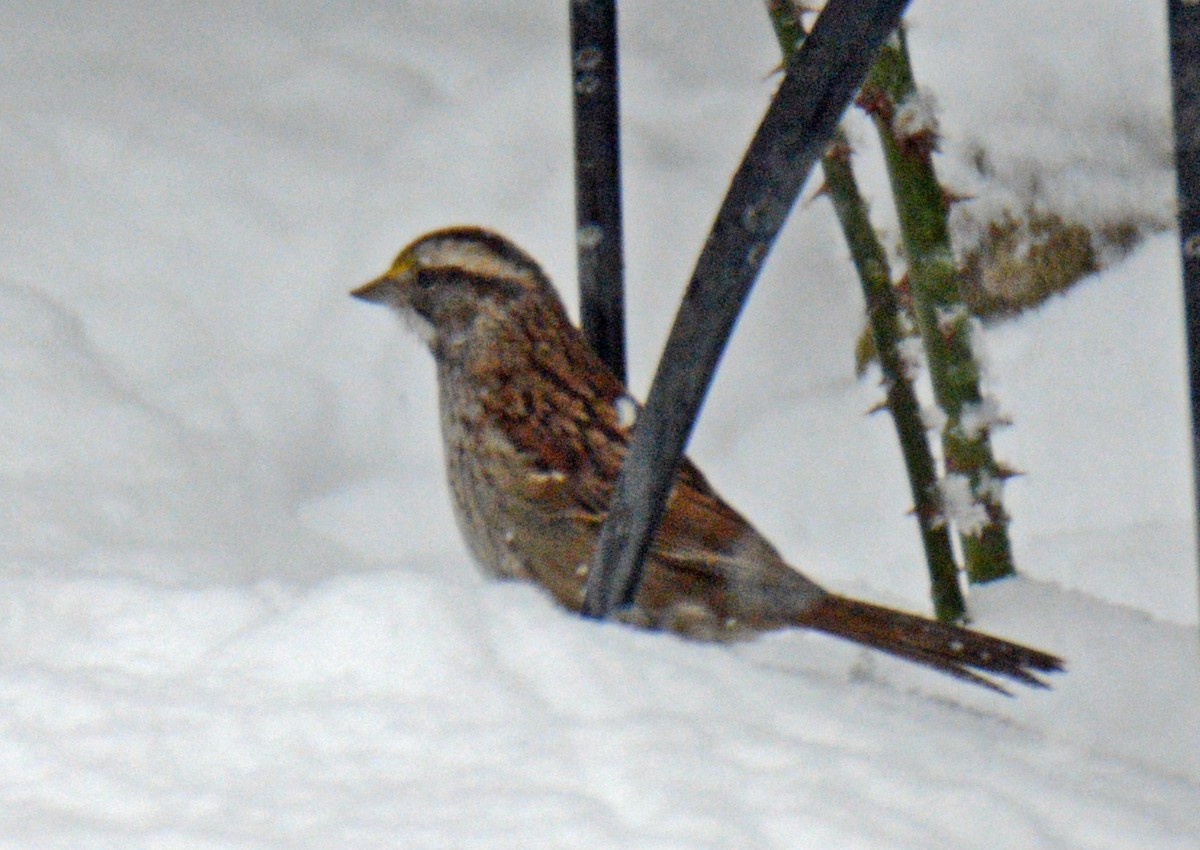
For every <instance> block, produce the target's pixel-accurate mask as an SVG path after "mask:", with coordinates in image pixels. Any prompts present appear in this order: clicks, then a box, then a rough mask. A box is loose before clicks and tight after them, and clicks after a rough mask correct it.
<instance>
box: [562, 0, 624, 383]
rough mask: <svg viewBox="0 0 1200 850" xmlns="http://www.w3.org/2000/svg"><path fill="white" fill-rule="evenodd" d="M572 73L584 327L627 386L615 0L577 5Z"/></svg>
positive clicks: (573, 7)
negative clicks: (625, 381)
mask: <svg viewBox="0 0 1200 850" xmlns="http://www.w3.org/2000/svg"><path fill="white" fill-rule="evenodd" d="M571 75H572V80H573V89H574V99H575V224H576V231H575V236H576V239H575V242H576V251H577V255H578V263H579V312H580V325H581V326H582V327H583V334H584V336H586V337H587V339H588V342H590V343H591V344H592V347H593V348H594V349H595V350H596V353H597V354H599V355H600V359H602V360H603V361H604V362H605V363H607V364H608V365H609V367H610V368H611V369H612V370H613V371H614V372H615V373H616V374H617V376H618V377H619V378H620V379H621V380H622V381H624V380H625V293H624V281H623V276H624V259H623V255H622V241H623V240H622V234H621V140H620V107H619V104H618V98H619V90H618V85H617V4H616V0H572V2H571Z"/></svg>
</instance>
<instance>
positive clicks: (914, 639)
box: [796, 594, 1063, 696]
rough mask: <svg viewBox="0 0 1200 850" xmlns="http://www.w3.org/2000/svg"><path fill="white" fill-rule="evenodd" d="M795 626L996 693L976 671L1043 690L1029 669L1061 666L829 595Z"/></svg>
mask: <svg viewBox="0 0 1200 850" xmlns="http://www.w3.org/2000/svg"><path fill="white" fill-rule="evenodd" d="M796 624H797V625H799V626H804V627H806V628H810V629H816V630H818V631H822V632H827V633H829V634H831V635H837V636H838V637H842V638H847V639H849V640H852V641H855V642H857V643H861V644H865V645H867V646H871V647H874V648H875V649H881V650H883V651H884V652H889V653H891V654H892V655H898V656H900V657H901V658H907V659H909V660H910V661H916V662H919V663H921V664H925V665H927V666H929V667H933V668H935V669H938V670H941V671H942V672H943V673H948V674H949V675H951V676H955V677H957V678H959V679H965V680H966V681H968V682H973V683H975V684H977V685H982V686H983V687H985V688H991V689H992V690H994V691H999V692H1000V693H1002V694H1009V691H1008V690H1007V689H1006V688H1004V687H1001V686H1000V685H998V684H997V683H996V682H993V681H992V680H991V679H989V678H987V677H986V676H982V675H980V673H979V672H977V671H982V672H984V673H992V674H994V675H996V676H1002V677H1004V678H1007V679H1012V680H1014V681H1017V682H1020V683H1021V684H1023V685H1029V686H1030V687H1035V688H1045V687H1048V686H1047V685H1046V683H1045V682H1043V681H1042V680H1041V679H1039V678H1038V677H1037V676H1035V675H1034V673H1035V672H1038V673H1054V672H1057V671H1060V670H1062V669H1063V661H1062V659H1061V658H1057V657H1056V656H1053V655H1050V654H1049V653H1046V652H1041V651H1040V650H1036V649H1030V648H1029V647H1025V646H1019V645H1017V644H1015V643H1009V642H1008V641H1006V640H1001V639H1000V638H995V637H991V636H990V635H985V634H981V633H979V632H973V631H971V630H970V629H964V628H960V627H959V626H951V625H948V624H946V623H939V622H937V621H936V620H928V619H926V618H925V617H918V616H916V615H915V614H906V613H904V612H903V611H894V610H892V609H891V608H884V607H882V606H880V605H872V604H870V603H869V602H859V601H858V600H857V599H849V598H847V597H844V596H836V595H833V594H831V595H829V596H828V597H826V598H824V599H822V600H821V601H820V602H818V603H816V604H815V605H813V606H812V607H811V608H809V609H807V610H805V611H803V612H802V613H800V614H799V615H798V616H797V618H796ZM1009 695H1010V696H1011V694H1009Z"/></svg>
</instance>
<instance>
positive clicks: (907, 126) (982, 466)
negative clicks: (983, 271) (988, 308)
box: [859, 29, 1016, 583]
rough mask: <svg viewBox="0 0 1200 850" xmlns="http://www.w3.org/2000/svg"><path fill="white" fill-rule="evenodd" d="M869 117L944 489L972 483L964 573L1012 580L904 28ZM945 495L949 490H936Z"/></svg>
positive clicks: (892, 42) (987, 420) (870, 81)
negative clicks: (939, 415)
mask: <svg viewBox="0 0 1200 850" xmlns="http://www.w3.org/2000/svg"><path fill="white" fill-rule="evenodd" d="M859 105H860V106H862V107H863V108H864V109H865V110H866V111H867V112H868V113H869V114H870V115H871V117H872V118H873V119H874V123H875V127H876V129H877V130H878V132H879V138H880V140H881V142H882V145H883V153H884V158H885V160H886V162H887V169H888V175H889V178H890V180H891V184H892V194H893V196H894V197H895V202H896V212H897V215H898V217H899V220H900V233H901V237H902V240H903V243H904V252H905V254H906V255H907V258H908V281H909V291H910V294H911V296H912V304H913V313H914V316H915V319H916V325H917V330H918V331H919V333H920V335H921V340H922V342H923V343H924V347H925V353H926V356H927V357H928V359H929V374H930V378H931V380H932V383H933V393H934V398H935V399H936V401H937V403H938V405H939V406H940V407H941V409H942V411H943V412H944V413H945V416H946V421H945V426H944V428H943V430H942V452H943V455H944V457H945V464H946V490H947V491H949V490H951V489H952V487H951V486H950V485H952V484H954V483H958V482H961V483H963V484H965V485H967V486H968V487H969V497H970V499H971V503H972V504H971V507H973V508H976V509H978V510H977V516H976V517H975V518H974V519H973V521H971V522H969V523H967V524H965V525H964V523H963V522H962V519H961V518H959V533H960V535H961V540H962V546H963V559H964V562H965V566H966V571H967V577H968V579H969V580H970V581H971V582H973V583H978V582H986V581H992V580H994V579H998V578H1003V577H1005V576H1010V575H1013V574H1014V573H1015V572H1016V571H1015V569H1014V568H1013V560H1012V549H1011V547H1010V545H1009V540H1008V521H1009V520H1008V514H1007V513H1006V512H1005V510H1004V506H1003V504H1002V501H1001V489H1002V485H1003V479H1004V477H1005V476H1004V473H1003V471H1002V470H1001V468H1000V466H999V465H998V464H997V463H996V460H995V458H994V456H993V454H992V445H991V437H990V426H991V425H993V424H995V423H994V419H995V416H994V413H993V412H991V410H990V408H991V407H992V404H991V403H990V402H985V400H984V398H983V396H982V394H981V392H980V388H979V383H980V373H979V365H978V363H977V361H976V359H975V356H974V352H973V351H972V335H973V334H974V333H975V332H976V331H975V323H974V321H973V320H972V319H971V316H970V314H969V313H968V311H967V308H966V305H965V304H964V303H963V300H962V298H961V296H960V294H959V288H958V267H957V264H956V263H955V260H954V254H953V251H952V250H951V246H950V232H949V227H948V224H947V217H948V214H949V202H948V200H947V196H946V194H945V193H944V192H943V191H942V187H941V185H940V184H939V183H938V180H937V175H936V173H935V172H934V169H933V151H934V148H935V147H936V145H937V131H936V128H935V127H934V126H933V122H932V121H931V120H930V119H929V118H928V117H927V112H928V105H927V104H926V103H923V102H922V100H921V99H920V98H919V96H918V95H917V90H916V85H915V84H914V82H913V76H912V66H911V63H910V61H909V57H908V47H907V45H906V43H905V39H904V31H903V29H900V30H898V31H897V32H896V33H895V34H894V35H893V36H892V37H891V38H890V39H888V41H886V42H885V43H884V46H883V47H882V48H881V50H880V52H879V57H878V59H877V60H876V62H875V65H874V67H873V68H872V69H871V71H870V73H869V74H868V75H867V82H866V83H864V84H863V88H862V92H861V94H860V95H859ZM943 496H944V497H945V496H947V493H943Z"/></svg>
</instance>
